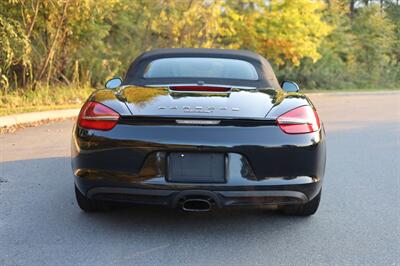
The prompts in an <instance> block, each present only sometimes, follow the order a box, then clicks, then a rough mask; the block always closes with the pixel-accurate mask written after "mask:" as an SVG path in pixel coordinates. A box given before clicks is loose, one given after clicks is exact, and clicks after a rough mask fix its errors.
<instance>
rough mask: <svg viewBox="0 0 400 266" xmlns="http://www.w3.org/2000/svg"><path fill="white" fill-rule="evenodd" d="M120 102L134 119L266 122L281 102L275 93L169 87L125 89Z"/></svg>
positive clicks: (120, 95)
mask: <svg viewBox="0 0 400 266" xmlns="http://www.w3.org/2000/svg"><path fill="white" fill-rule="evenodd" d="M118 95H119V98H120V99H121V100H123V101H125V102H126V104H127V106H128V108H129V109H130V111H131V113H132V114H133V116H157V117H160V116H161V117H163V116H164V117H194V118H197V117H201V118H248V119H263V118H265V117H266V115H267V114H268V112H269V111H270V110H271V108H272V107H273V106H274V105H276V104H277V101H278V100H279V99H280V98H281V97H279V95H280V93H279V92H277V91H276V90H274V89H238V88H232V89H230V90H229V91H223V90H222V91H215V90H214V91H199V90H195V89H194V90H191V91H185V90H182V89H177V90H171V89H169V88H167V87H159V88H154V87H135V86H126V87H123V88H122V89H121V90H120V91H119V93H118Z"/></svg>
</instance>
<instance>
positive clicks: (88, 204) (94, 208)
mask: <svg viewBox="0 0 400 266" xmlns="http://www.w3.org/2000/svg"><path fill="white" fill-rule="evenodd" d="M75 197H76V201H77V202H78V206H79V208H81V209H82V210H83V211H85V212H100V211H107V210H109V205H108V203H107V202H104V201H99V200H92V199H89V198H88V197H86V196H85V195H83V194H82V193H81V192H80V191H79V189H78V188H77V187H76V186H75Z"/></svg>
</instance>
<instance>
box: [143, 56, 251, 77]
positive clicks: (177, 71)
mask: <svg viewBox="0 0 400 266" xmlns="http://www.w3.org/2000/svg"><path fill="white" fill-rule="evenodd" d="M143 77H144V78H226V79H242V80H258V75H257V71H256V69H255V68H254V66H253V65H252V64H250V63H249V62H246V61H243V60H238V59H227V58H205V57H175V58H172V57H171V58H161V59H156V60H154V61H152V62H150V63H149V64H148V65H147V66H146V69H145V71H144V74H143Z"/></svg>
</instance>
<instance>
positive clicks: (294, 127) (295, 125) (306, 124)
mask: <svg viewBox="0 0 400 266" xmlns="http://www.w3.org/2000/svg"><path fill="white" fill-rule="evenodd" d="M277 122H278V125H279V127H280V128H281V129H282V130H283V131H284V132H285V133H287V134H304V133H311V132H314V131H318V130H319V129H320V127H321V125H320V121H319V117H318V114H317V112H316V111H315V110H314V109H313V108H312V107H310V106H301V107H297V108H295V109H293V110H290V111H289V112H286V113H284V114H283V115H281V116H280V117H278V119H277Z"/></svg>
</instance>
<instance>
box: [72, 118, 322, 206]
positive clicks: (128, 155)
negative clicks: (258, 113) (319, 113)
mask: <svg viewBox="0 0 400 266" xmlns="http://www.w3.org/2000/svg"><path fill="white" fill-rule="evenodd" d="M324 138H325V137H324V132H323V130H320V131H318V132H314V133H310V134H302V135H287V134H284V133H283V132H282V131H281V130H280V129H279V128H278V127H277V126H258V127H239V126H238V127H233V126H232V127H231V126H229V127H212V126H201V127H199V126H179V127H177V126H160V127H154V126H127V125H117V126H116V128H114V129H113V130H111V131H109V132H99V131H95V130H83V129H79V128H75V130H74V135H73V142H72V169H73V173H74V176H75V183H76V185H77V187H78V189H79V190H80V191H81V192H82V194H84V195H86V196H87V197H89V198H93V199H103V200H112V201H122V202H131V203H143V204H157V205H165V206H171V207H174V206H175V205H176V204H178V203H177V201H179V200H180V199H181V198H183V197H184V196H185V195H186V196H187V195H188V196H202V195H203V194H204V195H206V196H207V195H208V196H210V197H212V198H213V199H214V201H215V204H216V205H218V206H220V207H224V206H232V205H261V204H277V205H283V204H293V203H305V202H307V201H309V200H311V199H313V198H314V197H315V196H316V195H317V194H318V192H319V191H320V189H321V184H322V179H323V175H324V171H325V157H326V150H325V140H324ZM169 152H211V153H223V154H226V156H227V157H228V159H227V161H228V163H227V170H226V176H225V182H223V183H173V182H169V181H168V177H167V171H166V169H165V168H166V157H167V156H168V153H169ZM196 193H197V194H198V195H197V194H196ZM186 196H185V197H186Z"/></svg>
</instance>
